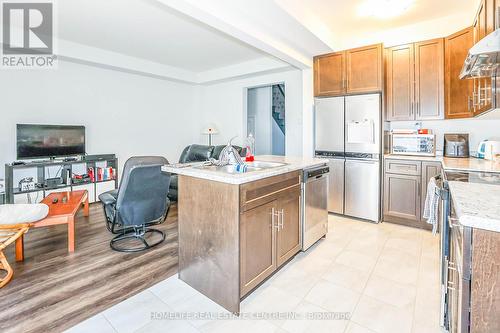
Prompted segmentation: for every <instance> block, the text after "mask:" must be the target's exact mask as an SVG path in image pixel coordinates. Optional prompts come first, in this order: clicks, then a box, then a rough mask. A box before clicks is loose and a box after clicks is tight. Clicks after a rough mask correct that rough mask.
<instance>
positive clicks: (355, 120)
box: [315, 94, 382, 222]
mask: <svg viewBox="0 0 500 333" xmlns="http://www.w3.org/2000/svg"><path fill="white" fill-rule="evenodd" d="M381 112H382V111H381V96H380V94H368V95H355V96H341V97H330V98H317V99H315V155H316V156H317V157H321V158H326V159H328V165H329V166H330V175H329V186H328V189H329V196H328V210H329V211H330V212H333V213H337V214H344V215H348V216H353V217H357V218H362V219H366V220H370V221H374V222H379V220H380V165H381V156H382V154H381V151H382V147H381Z"/></svg>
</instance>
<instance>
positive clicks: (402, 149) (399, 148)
mask: <svg viewBox="0 0 500 333" xmlns="http://www.w3.org/2000/svg"><path fill="white" fill-rule="evenodd" d="M435 143H436V136H435V135H434V134H392V135H391V154H396V155H419V156H436V144H435Z"/></svg>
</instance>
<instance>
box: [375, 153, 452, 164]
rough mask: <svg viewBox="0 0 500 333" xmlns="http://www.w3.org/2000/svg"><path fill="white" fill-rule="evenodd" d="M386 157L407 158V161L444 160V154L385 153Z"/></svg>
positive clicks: (394, 158) (393, 158) (392, 158)
mask: <svg viewBox="0 0 500 333" xmlns="http://www.w3.org/2000/svg"><path fill="white" fill-rule="evenodd" d="M384 158H389V159H391V160H406V161H429V162H442V161H443V156H422V155H398V154H385V155H384Z"/></svg>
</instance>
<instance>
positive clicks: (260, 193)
mask: <svg viewBox="0 0 500 333" xmlns="http://www.w3.org/2000/svg"><path fill="white" fill-rule="evenodd" d="M294 175H295V176H294ZM299 179H300V178H299V176H298V173H297V174H295V173H293V174H290V175H285V176H276V177H272V178H269V179H265V180H262V181H257V182H255V183H254V184H250V185H248V186H246V187H245V188H244V189H243V190H242V192H241V193H242V195H240V197H241V198H242V202H241V213H240V296H241V297H243V296H245V295H246V294H248V293H249V292H250V291H251V290H252V289H254V288H255V287H257V286H258V285H259V284H260V283H261V282H263V281H264V280H265V279H266V278H267V277H269V276H270V275H271V274H273V273H274V272H275V271H276V270H277V269H278V268H279V267H280V266H281V265H283V264H284V263H286V262H287V261H288V260H290V259H291V258H292V257H293V256H295V255H296V254H297V253H298V252H299V251H300V250H301V245H302V244H301V241H302V240H301V231H302V230H301V224H300V214H301V212H300V200H301V197H300V184H299ZM255 202H258V204H257V205H254V204H253V203H255Z"/></svg>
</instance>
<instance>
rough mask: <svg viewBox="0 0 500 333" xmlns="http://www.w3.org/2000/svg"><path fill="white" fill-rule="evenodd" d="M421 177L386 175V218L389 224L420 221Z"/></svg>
mask: <svg viewBox="0 0 500 333" xmlns="http://www.w3.org/2000/svg"><path fill="white" fill-rule="evenodd" d="M420 201H421V200H420V176H412V175H398V174H390V173H386V174H385V177H384V217H385V219H386V220H388V221H389V222H391V220H392V221H398V220H409V221H419V220H420Z"/></svg>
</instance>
